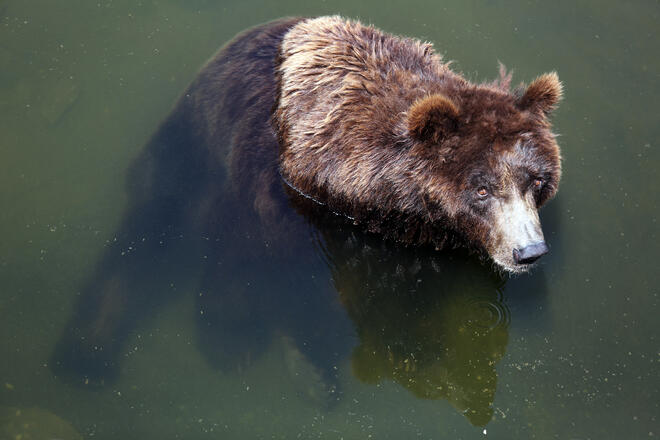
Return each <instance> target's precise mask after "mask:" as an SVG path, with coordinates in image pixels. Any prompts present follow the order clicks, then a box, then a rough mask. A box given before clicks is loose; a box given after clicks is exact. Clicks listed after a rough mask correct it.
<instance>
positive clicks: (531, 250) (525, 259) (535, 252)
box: [513, 241, 549, 264]
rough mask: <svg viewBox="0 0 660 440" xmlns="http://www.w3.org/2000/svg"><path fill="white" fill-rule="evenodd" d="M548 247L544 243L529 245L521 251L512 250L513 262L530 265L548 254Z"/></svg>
mask: <svg viewBox="0 0 660 440" xmlns="http://www.w3.org/2000/svg"><path fill="white" fill-rule="evenodd" d="M548 250H549V249H548V246H547V245H546V244H545V241H541V242H539V243H534V244H530V245H528V246H525V247H523V248H521V249H514V250H513V261H514V262H515V263H516V264H532V263H533V262H535V261H536V260H538V259H539V258H541V257H542V256H543V255H545V254H547V253H548Z"/></svg>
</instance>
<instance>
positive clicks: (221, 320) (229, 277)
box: [53, 183, 509, 426]
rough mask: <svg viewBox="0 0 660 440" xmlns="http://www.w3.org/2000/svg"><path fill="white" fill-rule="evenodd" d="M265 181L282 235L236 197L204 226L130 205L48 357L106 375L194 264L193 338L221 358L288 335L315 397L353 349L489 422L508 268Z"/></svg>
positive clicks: (68, 369) (369, 372) (361, 372)
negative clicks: (413, 241)
mask: <svg viewBox="0 0 660 440" xmlns="http://www.w3.org/2000/svg"><path fill="white" fill-rule="evenodd" d="M273 194H274V195H275V196H276V197H275V198H273V200H280V201H281V202H282V205H281V206H278V207H277V209H278V210H281V212H280V215H281V217H280V218H286V224H287V225H288V226H289V227H288V229H287V230H286V231H282V230H281V229H279V228H280V226H281V223H277V224H275V225H274V226H273V227H274V231H275V233H276V234H282V238H285V239H284V240H280V239H279V238H278V237H273V236H272V235H271V234H270V233H269V230H268V228H267V227H266V226H264V225H263V224H261V223H260V222H259V219H258V216H255V215H251V214H250V211H252V209H253V207H252V206H246V205H245V204H242V203H240V202H239V200H237V199H234V198H233V197H226V196H223V197H220V198H219V199H218V200H216V201H215V202H214V204H213V205H211V206H214V208H211V210H212V211H214V212H216V216H215V217H213V219H212V220H211V221H210V222H209V223H208V224H207V225H206V226H205V227H204V228H200V227H199V220H200V219H199V218H196V219H193V220H194V221H193V220H191V219H189V218H188V219H187V220H186V222H184V223H183V224H181V223H179V224H176V223H169V222H165V223H163V222H162V221H161V220H162V218H163V217H161V215H162V214H161V213H160V212H158V211H152V210H147V211H143V212H137V213H135V212H134V214H132V215H135V217H133V218H132V219H131V220H130V221H129V219H127V222H128V223H130V224H131V226H130V227H129V229H128V230H127V229H124V230H122V231H120V232H119V233H118V235H117V239H116V241H115V240H112V242H111V243H110V244H109V245H108V249H107V250H106V253H105V256H104V258H103V259H102V261H101V263H100V264H99V267H98V269H97V272H96V274H95V275H94V278H93V279H92V280H91V281H90V283H89V284H88V285H87V286H86V287H85V289H83V296H82V297H81V299H80V301H79V304H78V307H77V310H76V312H75V314H74V316H73V317H72V319H71V321H70V322H69V324H68V326H67V329H66V331H65V334H64V336H63V338H62V339H61V341H60V343H59V345H58V347H57V351H56V353H55V359H54V363H53V366H54V369H55V371H56V372H57V373H58V374H62V375H63V376H64V377H68V378H69V379H71V380H73V381H74V382H78V383H87V384H102V383H108V382H109V381H112V380H113V379H115V378H116V377H117V375H118V374H119V373H120V372H121V363H120V362H121V359H122V358H123V354H124V353H125V352H126V351H128V350H129V348H128V347H127V346H126V344H125V342H126V341H127V339H128V338H132V337H134V335H135V333H136V332H141V331H148V330H149V329H148V327H149V321H148V318H149V316H150V315H152V314H153V313H154V312H155V310H156V309H157V308H158V307H159V306H161V305H163V304H164V303H166V302H167V301H168V300H169V299H170V298H172V297H173V296H174V295H176V294H177V291H178V290H179V289H177V288H176V287H175V286H179V285H182V284H184V285H185V283H183V280H184V279H185V278H189V277H190V278H192V279H197V280H200V282H199V285H200V287H199V289H193V288H191V289H188V290H189V291H191V292H194V295H195V296H196V302H197V303H196V309H195V311H194V312H195V313H196V315H197V317H196V321H197V324H198V329H197V334H198V346H199V348H200V350H201V352H202V353H203V354H204V356H205V357H206V358H207V360H208V361H209V362H210V363H211V364H212V365H214V366H215V367H217V368H220V369H223V370H226V371H236V370H241V369H245V368H249V367H250V366H251V365H252V364H253V363H254V362H258V361H259V355H260V354H262V353H263V352H264V351H265V350H266V349H267V348H268V346H269V345H270V344H271V343H272V342H273V339H274V338H276V337H279V336H280V335H285V336H286V338H287V340H288V341H291V346H290V347H289V348H290V349H291V348H292V349H293V350H295V351H294V355H295V353H299V354H300V355H301V358H303V359H305V360H306V362H309V363H311V365H313V366H314V369H315V374H317V375H318V377H319V380H318V383H319V384H320V386H321V387H322V388H325V389H324V390H321V391H320V392H319V391H318V390H317V391H316V395H317V396H318V394H320V393H324V392H327V396H325V397H322V398H321V400H324V403H327V402H328V401H332V400H334V399H341V395H342V390H341V389H337V385H336V383H337V381H336V377H335V375H336V374H337V372H338V371H340V370H338V367H341V366H342V365H345V364H346V363H347V359H349V358H350V364H351V365H352V371H353V374H354V375H355V377H357V378H358V379H359V380H360V381H363V382H366V383H378V382H381V381H384V380H392V381H394V382H396V383H398V384H400V385H401V386H403V387H405V388H406V389H408V390H409V391H410V392H411V393H412V394H414V395H415V396H417V397H420V398H424V399H446V400H447V401H449V402H450V403H451V404H452V405H453V406H454V407H455V408H456V409H457V410H458V411H460V412H462V413H464V415H465V416H466V417H467V419H468V420H469V421H470V422H471V423H473V424H475V425H478V426H482V425H485V424H486V423H488V421H489V420H490V419H491V416H492V411H493V410H492V403H493V399H494V395H495V389H496V388H495V387H496V379H497V376H496V371H495V365H496V363H497V362H498V361H499V360H500V359H501V358H502V356H503V354H504V352H505V349H506V344H507V338H508V323H509V318H508V317H509V314H508V310H507V307H506V305H505V304H504V302H503V300H502V295H501V290H502V287H503V285H504V280H503V279H502V278H501V277H500V276H499V275H497V274H496V273H494V272H492V271H491V270H489V268H488V267H485V266H483V265H482V264H480V263H479V261H478V260H476V259H475V258H473V257H470V256H467V255H465V254H464V253H463V252H462V251H460V250H459V251H442V252H438V251H435V250H433V249H430V248H411V247H403V246H400V245H398V244H396V243H392V242H390V241H386V240H383V239H382V238H381V237H379V236H377V235H373V234H369V233H364V232H363V231H361V230H360V229H358V228H357V227H355V226H354V225H352V223H351V222H350V221H349V220H348V219H345V218H343V217H340V216H337V215H335V214H331V213H324V212H323V207H319V206H316V205H315V204H314V203H313V202H310V201H308V200H303V199H302V198H301V196H299V195H297V194H295V193H293V192H292V191H290V190H289V189H288V188H287V187H286V186H285V185H284V184H283V183H280V189H279V191H273ZM221 205H224V206H221ZM142 215H144V216H146V217H141V216H142ZM165 218H167V216H166V215H165ZM136 220H137V221H136ZM134 224H140V225H150V226H151V227H153V226H155V225H159V226H158V228H157V229H156V230H157V231H158V232H157V233H154V232H153V231H155V230H154V229H153V228H152V229H151V232H150V231H149V229H150V228H148V227H146V226H144V227H145V228H146V230H144V231H135V230H134V229H133V228H134V227H135V226H133V225H134ZM209 225H212V230H211V231H209V230H206V229H205V228H209V227H211V226H209ZM265 237H268V238H269V239H267V240H265V239H264V238H265ZM181 290H184V289H181Z"/></svg>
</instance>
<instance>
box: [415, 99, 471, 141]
mask: <svg viewBox="0 0 660 440" xmlns="http://www.w3.org/2000/svg"><path fill="white" fill-rule="evenodd" d="M458 116H459V109H458V106H457V105H456V104H455V103H454V102H453V101H452V100H451V99H449V98H447V97H446V96H445V95H441V94H439V93H438V94H435V95H430V96H427V97H425V98H422V99H418V100H417V101H416V102H415V103H414V104H413V105H411V106H410V108H409V109H408V132H409V133H410V134H411V135H412V136H413V137H414V138H415V139H417V140H421V141H429V140H430V141H433V142H436V143H437V142H438V141H439V140H440V139H442V138H443V137H446V136H448V135H449V134H451V133H452V132H453V131H455V130H456V126H457V123H458Z"/></svg>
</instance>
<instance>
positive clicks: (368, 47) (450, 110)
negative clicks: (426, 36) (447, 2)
mask: <svg viewBox="0 0 660 440" xmlns="http://www.w3.org/2000/svg"><path fill="white" fill-rule="evenodd" d="M279 46H280V47H279V56H278V60H277V65H276V70H277V87H278V96H277V97H276V100H275V103H274V107H275V113H274V117H273V119H274V123H275V126H276V129H277V133H278V136H279V145H280V156H279V157H280V160H279V168H280V172H281V173H282V176H283V177H284V179H285V180H286V181H287V182H288V183H289V184H290V185H291V186H292V187H293V188H296V189H297V190H298V191H300V192H301V193H303V194H305V195H307V196H309V197H312V198H313V199H315V200H317V201H318V202H319V203H322V204H324V205H327V206H328V208H329V209H331V210H334V211H336V212H339V213H342V214H344V215H347V216H350V217H351V218H353V219H354V220H355V222H356V223H359V224H364V225H365V226H366V227H367V228H368V229H369V230H370V231H374V232H380V233H383V234H384V235H386V236H390V237H393V238H395V239H397V240H402V241H405V242H414V243H427V242H430V243H433V244H434V245H435V246H436V247H442V246H443V245H444V244H445V240H446V238H447V232H448V231H452V232H454V233H457V234H458V235H459V236H460V238H462V239H463V240H464V241H465V242H466V243H467V244H468V246H474V247H477V248H480V249H485V250H486V251H487V252H488V254H489V255H490V256H491V257H492V258H493V259H494V261H495V262H496V263H497V264H499V265H500V266H501V267H502V268H504V269H506V270H508V271H511V272H520V271H523V270H526V269H528V268H529V265H530V263H532V262H534V261H535V260H536V259H537V258H538V257H540V256H541V255H543V254H544V253H545V252H547V247H546V245H545V243H544V240H543V234H542V232H541V227H540V223H539V218H538V215H537V209H538V208H539V207H540V206H541V205H543V204H544V203H545V202H546V201H547V200H548V199H549V198H550V197H552V196H553V195H554V193H555V191H556V189H557V184H558V181H559V176H560V157H559V148H558V146H557V144H556V143H555V139H554V135H553V134H552V132H551V131H550V125H549V123H548V120H547V116H548V113H549V112H550V111H551V110H552V109H553V107H554V106H555V104H556V103H557V101H558V100H559V98H560V97H561V92H562V88H561V84H560V83H559V81H558V79H557V76H556V74H554V73H552V74H547V75H543V76H541V77H540V78H538V79H537V80H536V81H534V82H533V83H532V84H531V85H530V86H529V87H528V88H527V89H518V90H515V91H513V92H511V91H509V83H510V77H509V76H507V75H506V74H505V72H504V70H503V69H501V76H500V79H499V80H498V81H496V82H493V83H489V84H480V85H475V84H471V83H469V82H468V81H467V80H465V79H464V78H463V77H461V76H460V75H458V74H456V73H454V72H452V71H451V70H450V69H449V67H448V64H447V63H444V62H443V61H442V59H441V58H440V57H439V56H438V55H436V54H434V51H433V47H432V46H431V45H430V44H425V43H421V42H419V41H417V40H412V39H405V38H398V37H394V36H392V35H388V34H385V33H383V32H381V31H379V30H377V29H374V28H372V27H366V26H363V25H361V24H360V23H358V22H353V21H347V20H344V19H342V18H340V17H322V18H316V19H311V20H304V21H301V22H298V23H297V24H296V25H295V26H293V27H292V28H291V29H290V30H289V31H288V32H287V33H286V34H285V35H284V36H283V38H282V41H281V42H280V44H279Z"/></svg>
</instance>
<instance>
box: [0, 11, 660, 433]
mask: <svg viewBox="0 0 660 440" xmlns="http://www.w3.org/2000/svg"><path fill="white" fill-rule="evenodd" d="M328 13H341V14H343V15H346V16H350V17H359V18H361V19H362V20H363V21H366V22H371V23H374V24H376V25H378V26H379V27H381V28H383V29H385V30H388V31H390V32H394V33H399V34H406V35H411V36H417V37H420V38H424V39H427V40H430V41H433V42H434V43H435V45H436V48H437V49H438V51H439V52H441V53H444V54H445V55H446V57H447V58H449V59H453V60H456V63H455V64H454V67H455V68H456V69H458V70H460V71H462V72H464V73H465V74H466V75H467V76H468V77H469V78H472V79H475V80H484V79H488V78H493V77H494V76H495V75H496V71H497V62H498V60H499V61H502V62H503V63H504V64H506V65H507V66H509V67H512V68H514V69H515V74H514V75H515V76H514V80H517V81H527V82H529V81H530V80H531V79H533V78H534V77H535V76H536V75H538V74H540V73H542V72H546V71H550V70H557V71H558V73H559V76H560V78H561V79H562V80H563V82H564V85H565V100H564V102H563V103H562V104H561V107H560V109H559V111H558V112H557V113H556V116H555V118H554V122H555V129H556V131H557V132H558V133H559V134H560V138H559V141H560V145H561V146H562V148H563V150H562V152H563V158H564V176H563V180H562V183H561V188H560V191H559V194H558V196H557V198H556V199H555V200H553V201H552V202H551V203H550V204H549V205H548V206H547V207H545V208H544V209H543V210H542V220H543V223H544V229H545V233H546V237H547V239H548V242H549V245H550V246H551V253H550V254H549V255H548V256H546V257H544V260H543V262H542V264H541V265H540V267H539V268H538V269H537V270H535V271H534V272H533V273H532V274H530V275H524V276H520V277H516V278H510V279H508V278H507V279H505V278H501V277H500V276H498V275H497V274H495V273H493V272H492V271H491V270H490V267H488V266H487V265H486V266H483V265H481V264H480V263H479V261H476V260H474V259H472V258H470V257H468V256H465V255H463V254H462V253H461V252H453V253H452V252H441V253H434V252H429V251H426V250H402V249H398V248H396V247H395V246H392V245H390V244H383V243H382V242H380V241H379V240H374V239H373V237H365V236H363V235H361V234H358V233H356V232H355V231H352V230H351V228H350V227H348V226H346V225H337V227H336V228H335V229H331V230H330V232H328V231H326V232H323V233H319V232H317V231H316V229H315V228H314V227H313V226H311V225H307V226H303V227H301V230H300V234H301V237H303V238H302V240H303V241H305V240H306V242H307V243H308V244H309V246H307V248H305V250H304V251H300V252H298V251H296V253H295V255H286V256H281V257H280V256H277V255H275V256H271V257H268V258H264V259H262V260H260V259H258V258H257V259H255V258H251V259H250V258H248V257H246V256H245V255H246V254H249V252H246V249H245V248H246V246H247V244H249V237H248V238H245V237H247V236H241V237H242V238H240V239H238V238H236V237H237V236H238V235H237V234H234V235H232V234H231V233H230V234H228V235H227V234H226V235H224V236H221V237H211V236H208V237H207V236H204V237H195V236H190V235H186V231H185V230H184V231H179V230H169V232H167V233H164V235H163V236H162V237H161V238H160V239H158V241H149V240H147V239H146V238H145V237H142V236H139V235H136V236H134V237H117V236H116V233H115V231H116V230H117V229H118V228H119V226H120V224H121V222H122V218H123V216H124V215H125V214H126V212H127V210H128V206H127V203H128V196H129V192H128V190H127V188H126V185H125V184H124V181H125V179H126V174H127V170H128V169H129V165H130V164H131V163H132V162H133V160H134V159H135V158H136V157H138V155H139V154H140V152H141V151H142V149H143V147H144V146H145V144H146V142H147V141H148V139H149V137H150V135H151V134H152V133H153V132H154V131H155V130H156V128H157V126H158V124H159V122H160V121H161V120H162V119H163V118H164V117H165V116H166V115H167V113H168V112H169V109H170V108H171V106H172V105H173V103H174V102H175V100H176V98H177V96H178V95H179V93H181V91H182V90H183V89H184V88H185V87H186V85H187V84H188V83H189V82H190V81H191V80H192V79H193V78H194V76H195V73H196V71H197V70H198V68H199V66H201V65H202V64H203V63H204V61H205V60H206V59H208V58H209V57H210V56H211V55H212V54H213V53H214V52H215V50H216V49H217V48H218V47H219V46H221V45H222V44H223V43H225V42H226V41H228V40H229V39H230V38H231V37H232V36H233V35H235V34H236V33H237V32H239V31H240V30H242V29H244V28H246V27H249V26H251V25H254V24H257V23H260V22H264V21H267V20H270V19H273V18H276V17H280V16H286V15H321V14H328ZM659 15H660V6H659V5H658V2H657V1H641V0H640V1H637V2H634V3H625V4H624V3H620V2H612V1H607V2H603V1H589V2H576V3H570V2H563V3H557V4H556V3H554V2H545V1H531V2H521V3H516V4H514V3H513V2H475V1H468V2H463V1H444V2H428V3H424V2H420V1H413V2H400V4H398V5H397V4H392V3H383V2H370V1H364V2H343V1H342V2H318V3H315V2H300V3H298V2H291V1H281V2H255V1H244V2H222V1H218V2H213V1H210V0H194V1H183V0H160V1H158V0H143V1H134V0H130V1H129V0H116V1H109V0H102V1H97V2H90V1H67V2H51V1H30V2H24V1H18V0H1V1H0V115H1V117H0V157H1V160H0V208H1V209H0V237H1V238H0V286H1V288H0V438H3V439H4V438H12V439H14V438H19V437H18V436H20V435H23V436H24V438H25V437H27V436H28V435H31V436H32V437H30V438H50V437H57V438H79V436H82V437H83V438H98V439H117V438H124V439H133V438H136V439H137V438H140V439H142V438H186V439H195V438H232V439H234V438H235V439H256V438H264V439H266V438H282V439H290V438H324V439H342V438H343V439H356V438H376V439H402V438H422V439H444V438H454V439H459V438H464V439H469V438H493V439H512V438H539V439H547V438H558V439H622V438H630V439H642V438H654V437H657V436H658V435H660V423H659V421H658V417H659V416H660V411H659V408H658V405H659V402H660V394H659V387H660V378H659V375H658V371H659V366H658V361H659V353H660V352H659V350H660V345H659V341H658V330H659V327H660V325H659V320H658V316H659V315H658V311H659V310H658V300H659V298H658V296H659V294H660V287H658V286H659V283H660V276H659V273H660V271H659V270H658V261H659V259H660V246H659V239H660V237H658V226H659V222H658V218H659V216H660V207H659V201H660V198H659V197H658V189H659V188H660V177H658V176H659V174H658V168H659V167H660V152H659V148H658V139H659V138H660V129H659V128H658V127H659V125H658V121H659V120H660V113H659V112H658V106H657V102H656V101H657V97H658V94H659V92H660V83H659V76H658V72H660V58H658V56H657V54H658V53H660V44H659V43H658V41H659V40H658V35H657V33H658V29H660V17H659ZM233 208H234V207H232V206H229V202H228V205H227V206H226V211H227V212H230V213H231V212H240V206H239V207H236V208H237V209H236V211H233ZM244 220H245V219H241V218H234V219H232V218H231V217H229V220H227V219H226V221H227V225H228V228H229V229H230V230H232V228H235V231H242V229H241V228H242V227H243V225H244ZM223 237H224V238H223ZM232 237H233V238H232ZM122 240H123V241H122ZM214 240H215V241H214ZM199 241H206V242H210V243H211V244H210V245H209V244H208V243H207V245H206V248H204V249H210V251H209V252H206V253H204V252H201V253H200V252H198V251H197V250H196V249H198V248H197V247H196V245H197V242H199ZM120 242H121V244H116V243H120ZM121 246H124V247H123V248H121V249H119V248H118V247H121ZM163 246H165V247H169V249H175V252H176V253H179V254H181V255H184V256H185V258H183V259H180V260H178V261H177V262H174V263H173V262H171V261H169V260H167V257H163V256H161V254H160V253H159V252H160V250H159V249H161V247H163ZM247 247H248V248H249V246H247ZM220 248H222V249H224V250H229V252H225V253H223V254H222V257H220V256H219V255H220V254H219V253H218V254H216V253H214V251H213V249H220ZM115 251H119V252H124V253H125V255H126V258H127V260H126V261H142V262H143V263H140V264H138V265H131V264H127V265H126V266H127V268H126V273H127V274H129V275H127V277H128V278H126V279H110V280H106V282H105V284H104V286H106V287H99V290H103V289H113V291H118V292H122V291H125V290H127V289H122V287H126V286H125V285H124V284H130V285H131V287H133V289H132V290H131V292H132V293H131V295H108V294H105V293H104V292H96V293H95V289H94V288H91V287H90V286H89V282H90V280H91V279H98V277H99V273H101V274H102V271H103V270H104V268H103V267H101V268H99V266H98V262H99V261H100V259H101V257H102V255H104V253H107V252H115ZM140 252H142V253H147V255H148V256H149V258H146V259H142V260H139V259H137V260H128V258H131V255H133V254H136V255H137V254H139V253H140ZM143 255H144V254H143ZM232 255H235V258H233V257H232ZM161 260H162V261H161ZM246 262H247V263H246ZM161 263H163V264H161ZM118 264H121V263H118ZM209 264H215V265H217V267H218V270H217V274H218V275H217V277H211V278H210V279H209V277H208V276H206V275H204V273H203V271H202V268H203V267H208V265H209ZM100 271H101V272H100ZM282 274H287V275H286V276H282ZM127 280H128V281H127ZM107 286H110V287H107ZM136 286H137V287H139V288H138V289H135V287H136ZM128 290H130V289H128ZM214 290H215V291H216V292H220V293H221V294H218V293H216V294H212V291H214ZM90 292H91V293H90ZM90 341H91V342H90ZM94 341H105V343H104V344H101V345H98V346H97V345H95V344H96V343H95V342H94ZM38 435H41V436H42V437H36V436H38ZM49 436H50V437H49Z"/></svg>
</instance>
